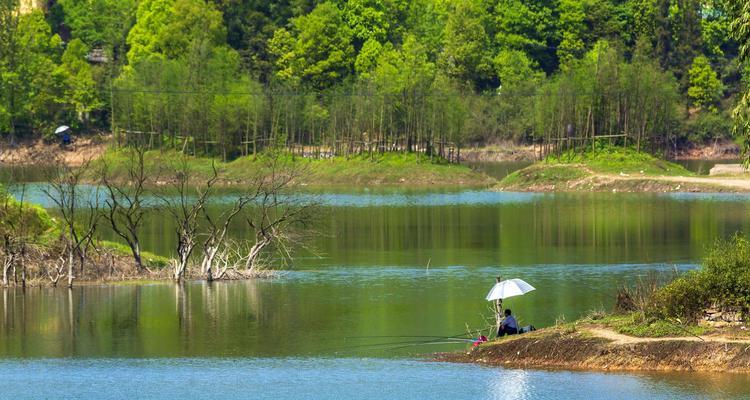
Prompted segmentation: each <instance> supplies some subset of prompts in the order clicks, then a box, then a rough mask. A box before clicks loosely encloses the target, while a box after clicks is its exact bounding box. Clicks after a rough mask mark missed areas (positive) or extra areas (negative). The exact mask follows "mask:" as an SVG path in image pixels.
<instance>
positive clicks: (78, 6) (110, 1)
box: [56, 0, 137, 49]
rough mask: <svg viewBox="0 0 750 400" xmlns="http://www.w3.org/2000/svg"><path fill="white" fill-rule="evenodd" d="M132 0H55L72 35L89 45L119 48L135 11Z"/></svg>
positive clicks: (134, 3)
mask: <svg viewBox="0 0 750 400" xmlns="http://www.w3.org/2000/svg"><path fill="white" fill-rule="evenodd" d="M136 4H137V2H136V1H135V0H59V1H58V2H57V5H56V7H60V8H61V9H62V12H63V21H61V22H63V23H64V24H65V25H66V26H68V27H70V29H71V34H72V36H73V38H75V39H80V40H81V41H82V42H83V43H85V44H86V45H88V46H89V47H94V46H103V47H107V48H112V49H120V48H122V47H123V46H124V45H125V38H126V37H127V33H128V31H129V30H130V28H131V26H132V24H133V20H134V17H135V11H136V8H137V7H136Z"/></svg>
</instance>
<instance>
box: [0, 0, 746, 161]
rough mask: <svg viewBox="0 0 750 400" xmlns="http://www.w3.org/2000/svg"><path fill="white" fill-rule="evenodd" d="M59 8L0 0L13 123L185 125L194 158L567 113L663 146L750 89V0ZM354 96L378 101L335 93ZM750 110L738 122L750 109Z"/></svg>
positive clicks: (3, 86)
mask: <svg viewBox="0 0 750 400" xmlns="http://www.w3.org/2000/svg"><path fill="white" fill-rule="evenodd" d="M53 3H55V4H54V5H52V6H51V8H50V9H49V10H47V15H42V13H41V12H39V11H36V12H34V13H30V14H26V15H20V14H19V13H18V12H16V9H17V5H18V2H17V1H15V0H2V1H1V2H0V54H2V57H1V59H0V99H2V102H0V129H1V130H2V131H3V132H7V133H12V134H13V135H16V134H18V133H32V132H35V133H43V132H49V128H50V127H54V126H55V125H57V124H61V123H65V124H68V125H73V126H74V127H75V128H84V129H86V128H90V127H93V126H96V124H99V127H101V128H103V129H107V128H110V129H113V130H116V129H127V130H130V131H134V130H139V131H148V132H154V134H156V135H165V136H169V137H171V140H170V142H174V143H173V145H174V146H175V147H176V146H177V140H176V139H177V136H186V138H185V139H184V141H183V143H193V144H194V145H198V146H199V143H200V142H207V143H211V144H212V145H205V146H203V147H204V148H203V149H197V148H196V149H195V150H194V152H199V150H200V151H203V152H206V153H211V154H213V155H216V154H221V155H222V157H232V156H233V155H235V156H236V155H237V153H239V152H240V151H245V152H246V151H247V150H246V148H249V147H250V146H249V145H248V143H249V142H253V143H255V139H260V140H263V142H264V143H269V144H271V143H273V144H276V145H289V144H291V143H297V144H304V145H311V144H318V143H321V142H323V141H328V142H332V141H341V140H348V141H350V142H352V141H360V139H361V135H363V134H364V133H367V134H368V135H370V136H371V137H372V136H379V137H388V138H389V140H395V141H398V140H406V141H408V142H409V143H410V145H409V147H412V148H413V147H414V146H413V144H414V143H415V142H416V141H421V140H423V139H424V138H425V137H435V136H438V137H440V138H441V140H442V139H446V138H447V137H449V138H450V140H451V141H452V142H456V143H459V142H464V143H466V142H476V143H487V142H493V141H499V140H503V139H530V138H531V137H533V136H536V137H537V138H538V137H550V135H552V132H557V133H559V132H564V131H566V130H567V129H566V128H567V125H569V124H570V125H572V126H573V127H574V128H575V132H576V134H582V133H584V132H585V133H590V134H591V133H592V130H593V133H595V134H597V135H600V134H605V133H606V134H616V133H623V132H625V131H627V133H628V134H629V135H631V137H635V138H637V139H636V140H637V141H638V142H639V143H641V142H643V144H644V145H648V144H652V145H653V144H657V143H660V144H663V143H666V142H668V141H669V140H670V139H673V138H674V137H685V136H686V135H681V133H680V132H675V131H676V130H677V129H679V128H680V127H681V126H683V124H682V123H681V122H682V121H685V120H687V119H688V118H689V116H688V115H687V114H688V113H687V112H681V111H680V110H677V106H678V104H683V105H684V104H687V103H688V100H692V101H693V102H694V103H695V104H696V105H698V106H700V107H705V108H709V109H714V108H716V109H717V110H718V111H721V110H720V109H721V108H722V107H723V106H725V105H730V104H734V102H733V101H731V100H733V99H729V98H728V97H731V96H733V95H734V94H735V93H737V92H739V91H742V92H744V91H745V90H744V89H745V88H743V87H742V82H741V81H740V80H739V79H738V68H737V65H739V63H738V62H737V61H736V59H735V58H736V55H737V53H738V51H740V50H741V49H743V48H746V47H747V43H745V42H746V41H747V40H746V39H747V38H748V37H750V34H747V31H748V30H749V29H748V28H747V21H748V20H750V17H747V16H746V14H747V13H748V8H747V5H744V4H743V3H742V2H737V1H723V0H722V1H718V0H717V1H714V0H680V1H676V0H559V1H551V0H492V1H490V0H412V1H408V0H329V1H320V0H288V1H281V2H268V1H261V0H247V1H237V0H140V1H136V0H59V1H57V2H53ZM45 18H46V19H45ZM730 31H731V32H732V33H733V34H734V40H733V39H731V38H729V37H728V34H727V32H730ZM16 33H20V34H16ZM56 34H59V35H56ZM60 37H62V38H64V39H65V40H66V41H67V42H68V43H62V41H61V40H60ZM735 40H736V42H735ZM45 42H46V44H45ZM738 47H739V48H738ZM84 49H86V51H88V50H89V49H97V50H98V49H103V50H104V51H105V54H106V56H107V58H108V59H109V63H106V64H104V65H98V64H96V61H97V60H94V61H93V62H87V60H86V56H88V54H84V53H83V50H84ZM63 51H64V52H65V57H63V55H64V54H63ZM125 51H127V57H125V54H124V53H125ZM704 59H707V60H708V64H709V65H708V68H707V67H706V64H705V63H703V60H704ZM217 60H222V61H217ZM652 60H654V61H657V60H658V62H654V61H652ZM693 60H695V65H693V64H694V63H693ZM217 63H220V64H222V65H223V66H218V65H217ZM86 64H89V65H88V66H87V65H86ZM691 66H692V67H693V68H692V70H691ZM711 66H713V68H714V70H713V71H709V69H710V67H711ZM409 68H413V70H410V71H406V70H404V69H409ZM228 71H231V73H228ZM714 71H715V72H714ZM138 75H144V76H138ZM229 75H231V78H227V77H228V76H229ZM672 75H673V76H674V77H671V76H672ZM213 79H219V80H220V82H217V83H215V82H212V80H213ZM722 82H723V83H724V84H725V85H726V90H719V89H718V88H719V87H720V86H721V85H720V84H721V83H722ZM717 83H718V84H719V86H717ZM651 88H653V90H651ZM110 89H115V90H113V91H112V92H110ZM125 90H128V92H127V94H126V92H125ZM217 90H218V91H223V92H224V93H223V94H222V95H209V94H208V93H214V92H215V91H217ZM230 90H231V91H233V92H232V94H231V95H230V94H229V91H230ZM167 91H169V92H167ZM212 91H213V92H212ZM292 91H293V92H295V93H293V94H290V93H289V92H292ZM177 92H181V93H183V94H185V96H182V97H186V98H180V97H181V96H175V95H173V94H174V93H177ZM258 92H262V93H258ZM149 93H150V94H151V96H149V95H148V94H149ZM238 93H240V94H243V95H244V98H240V96H237V94H238ZM279 93H285V94H283V95H281V96H286V97H290V96H298V97H299V99H287V98H283V99H282V98H280V95H279ZM345 94H347V95H351V96H355V97H356V96H365V95H366V96H370V98H367V99H359V98H357V99H355V100H352V99H339V98H336V96H338V97H343V96H344V95H345ZM149 97H152V98H149ZM440 98H442V100H441V99H440ZM311 99H313V100H311ZM726 100H729V101H726ZM110 102H112V104H110ZM313 103H316V104H313ZM747 103H750V101H745V102H741V104H747ZM449 105H450V106H449ZM347 106H350V109H349V111H348V112H347V111H345V110H346V108H347ZM287 109H288V110H290V111H289V112H288V113H287V112H285V111H283V110H287ZM201 110H204V111H205V114H206V115H205V116H204V115H201ZM238 110H243V111H238ZM589 110H591V113H592V114H593V122H592V121H591V120H589V121H587V120H586V118H587V115H588V114H589ZM738 110H739V111H738V113H737V116H738V117H739V118H738V120H739V121H740V123H742V121H744V120H745V119H743V118H742V117H743V115H744V114H743V111H742V110H747V107H744V106H741V107H740V108H738ZM110 113H113V114H114V115H110ZM120 113H123V115H120ZM430 113H432V114H430ZM618 113H619V114H618ZM240 114H242V115H240ZM248 114H249V115H248ZM282 114H284V115H282ZM438 114H440V118H438V117H437V115H438ZM372 115H377V116H382V119H383V122H382V123H381V122H379V121H378V122H377V123H375V122H374V121H373V120H374V119H376V117H373V116H372ZM430 115H436V117H434V119H435V121H428V118H432V117H428V116H430ZM321 116H326V117H325V118H323V117H321ZM560 116H564V118H561V117H560ZM342 118H343V120H344V121H346V122H340V121H342ZM438 119H439V120H438ZM563 119H568V120H567V121H563ZM190 120H198V121H196V122H195V123H190V122H188V121H190ZM386 121H387V122H386ZM555 121H557V122H555ZM625 121H627V123H625ZM110 122H114V126H108V124H109V123H110ZM341 124H343V125H345V126H343V127H342V126H340V125H341ZM560 124H562V125H560ZM439 126H447V127H448V129H449V132H447V133H442V132H439V129H438V127H439ZM748 126H750V124H748ZM375 130H377V132H374V131H375ZM587 130H588V131H587ZM384 132H387V133H384ZM342 135H343V136H345V137H346V138H345V139H342V137H341V136H342ZM666 136H669V137H666ZM687 136H692V135H687ZM250 137H253V138H254V139H252V140H250ZM384 140H385V139H384ZM240 143H244V147H245V148H243V146H241V145H240ZM214 145H215V146H214ZM226 146H228V147H226ZM212 147H213V148H212ZM253 147H260V146H255V145H253Z"/></svg>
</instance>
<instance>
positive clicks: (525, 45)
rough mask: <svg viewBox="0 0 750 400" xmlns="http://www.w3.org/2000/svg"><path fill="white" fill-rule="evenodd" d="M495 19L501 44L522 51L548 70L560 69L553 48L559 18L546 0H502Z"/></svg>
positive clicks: (497, 36) (499, 2)
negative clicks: (557, 18)
mask: <svg viewBox="0 0 750 400" xmlns="http://www.w3.org/2000/svg"><path fill="white" fill-rule="evenodd" d="M493 19H494V24H495V32H496V33H495V39H494V40H495V43H496V46H497V47H499V48H503V49H514V50H521V51H523V52H525V53H526V54H528V55H529V56H531V57H532V59H533V60H534V61H536V62H537V63H538V64H539V65H540V66H541V67H542V68H543V69H544V70H545V71H547V72H550V73H551V72H553V71H554V70H555V69H556V68H557V61H556V55H555V50H554V49H553V44H555V35H556V32H555V29H556V21H555V17H554V16H553V9H552V8H551V7H549V4H546V3H545V2H543V1H531V2H530V1H521V0H499V1H498V2H497V5H496V6H495V8H494V13H493Z"/></svg>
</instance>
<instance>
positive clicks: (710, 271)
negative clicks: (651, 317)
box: [650, 235, 750, 320]
mask: <svg viewBox="0 0 750 400" xmlns="http://www.w3.org/2000/svg"><path fill="white" fill-rule="evenodd" d="M711 305H716V306H718V307H720V308H722V309H735V310H741V311H742V312H743V313H745V314H747V312H748V310H750V240H748V239H747V238H744V237H742V236H740V235H735V236H734V237H733V238H732V239H730V240H728V241H719V242H717V243H716V244H715V245H714V246H713V247H712V248H711V249H710V251H709V252H708V255H707V256H706V257H705V259H704V261H703V267H702V268H701V270H699V271H694V272H691V273H688V274H687V275H685V276H683V277H681V278H679V279H676V280H675V281H674V282H672V283H670V284H669V285H666V286H664V287H663V288H662V289H661V290H659V291H658V292H656V294H655V296H654V302H653V306H652V308H651V310H650V312H652V313H654V314H656V315H659V316H661V317H673V318H683V319H686V320H696V319H697V318H699V317H700V314H701V312H702V311H703V310H704V309H705V308H706V307H708V306H711Z"/></svg>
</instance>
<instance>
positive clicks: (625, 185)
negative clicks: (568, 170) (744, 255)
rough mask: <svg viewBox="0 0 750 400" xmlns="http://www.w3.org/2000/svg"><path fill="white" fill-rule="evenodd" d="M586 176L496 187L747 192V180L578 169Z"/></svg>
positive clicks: (604, 190)
mask: <svg viewBox="0 0 750 400" xmlns="http://www.w3.org/2000/svg"><path fill="white" fill-rule="evenodd" d="M580 168H581V169H582V170H585V172H586V175H585V176H583V177H582V178H578V179H571V180H567V181H556V182H539V183H535V182H532V183H527V182H520V183H519V184H514V185H507V186H503V185H502V184H501V185H500V186H499V190H513V191H523V192H635V193H638V192H652V193H668V192H694V193H721V192H726V193H742V192H750V177H748V178H741V177H737V176H727V177H697V176H666V175H664V176H650V175H640V174H633V175H629V174H620V175H614V174H600V173H595V172H592V171H591V170H589V169H588V168H586V167H584V166H580Z"/></svg>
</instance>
